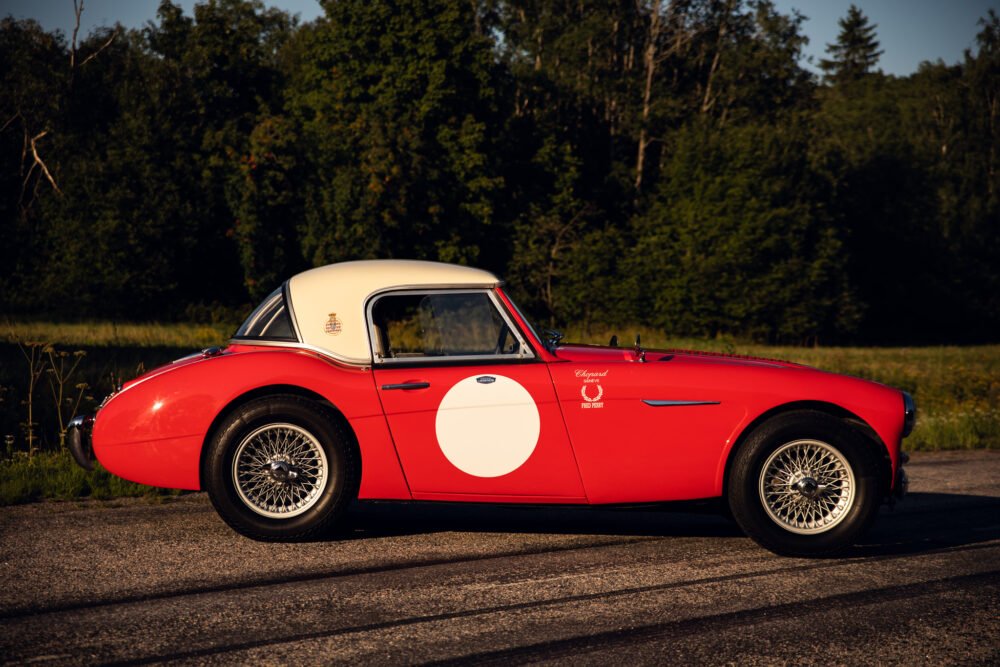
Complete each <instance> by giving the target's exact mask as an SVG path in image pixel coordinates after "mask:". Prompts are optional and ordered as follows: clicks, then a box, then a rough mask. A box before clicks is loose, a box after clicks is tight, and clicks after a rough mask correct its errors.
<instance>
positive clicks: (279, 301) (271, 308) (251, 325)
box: [233, 285, 297, 343]
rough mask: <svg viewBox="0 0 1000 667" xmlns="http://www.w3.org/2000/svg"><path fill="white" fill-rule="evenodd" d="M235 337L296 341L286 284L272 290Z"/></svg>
mask: <svg viewBox="0 0 1000 667" xmlns="http://www.w3.org/2000/svg"><path fill="white" fill-rule="evenodd" d="M233 338H241V339H246V338H252V339H258V340H275V341H288V342H292V343H294V342H295V341H296V340H297V339H296V338H295V331H294V330H293V329H292V319H291V317H289V314H288V308H287V307H286V305H285V290H284V285H282V286H281V287H279V288H278V289H276V290H274V291H273V292H271V293H270V294H269V295H268V297H267V298H266V299H264V300H263V301H262V302H261V304H260V305H259V306H257V307H256V308H255V309H254V311H253V312H252V313H250V317H248V318H247V319H246V321H245V322H243V324H242V325H241V326H240V328H239V329H237V330H236V335H234V336H233Z"/></svg>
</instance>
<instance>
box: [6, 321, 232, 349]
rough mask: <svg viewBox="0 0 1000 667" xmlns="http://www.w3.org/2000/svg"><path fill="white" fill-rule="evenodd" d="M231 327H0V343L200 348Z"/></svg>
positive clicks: (220, 339)
mask: <svg viewBox="0 0 1000 667" xmlns="http://www.w3.org/2000/svg"><path fill="white" fill-rule="evenodd" d="M234 329H235V327H231V326H229V325H211V324H188V323H181V324H178V323H171V324H160V323H156V322H149V323H119V322H105V321H101V322H71V323H58V322H19V321H6V322H2V323H0V339H5V340H7V341H9V342H16V341H21V342H28V341H42V342H45V343H53V344H57V345H61V346H65V347H72V346H74V345H82V346H88V347H89V346H95V347H177V348H185V349H187V348H203V347H209V346H212V345H220V344H222V343H224V342H225V341H226V340H228V339H229V337H230V336H231V335H232V333H233V331H234Z"/></svg>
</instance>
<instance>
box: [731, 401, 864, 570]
mask: <svg viewBox="0 0 1000 667" xmlns="http://www.w3.org/2000/svg"><path fill="white" fill-rule="evenodd" d="M880 500H881V481H880V479H879V466H878V462H877V459H876V457H875V452H874V449H873V445H872V443H870V442H868V441H866V439H865V438H864V437H862V436H861V435H860V434H858V433H857V432H856V431H854V430H853V429H852V428H851V427H849V426H847V425H845V424H844V423H843V422H841V421H840V420H839V419H836V418H835V417H832V416H830V415H827V414H826V413H822V412H815V411H797V412H790V413H785V414H783V415H779V416H777V417H775V418H773V419H770V420H768V421H767V422H765V423H764V424H762V425H761V426H759V427H758V428H757V429H755V430H754V431H753V433H751V434H750V435H749V436H748V437H747V439H746V441H745V442H744V443H743V445H742V446H741V448H740V450H739V451H738V452H737V453H736V455H735V459H734V460H733V464H732V468H731V470H730V476H729V486H728V501H729V507H730V509H731V510H732V513H733V518H735V519H736V522H737V523H738V524H739V525H740V527H741V528H743V530H744V531H745V532H746V533H747V534H748V535H749V536H750V537H751V538H753V539H754V540H755V541H756V542H757V543H758V544H760V545H761V546H764V547H766V548H768V549H770V550H772V551H774V552H776V553H780V554H785V555H791V556H823V555H831V554H834V553H837V552H838V551H841V550H843V549H845V548H846V547H848V546H850V545H852V544H854V543H855V542H856V541H857V540H858V539H859V538H860V537H861V535H862V534H863V533H864V532H865V531H866V530H867V529H868V527H869V526H870V525H871V522H872V521H873V520H874V518H875V515H876V514H877V512H878V506H879V504H880Z"/></svg>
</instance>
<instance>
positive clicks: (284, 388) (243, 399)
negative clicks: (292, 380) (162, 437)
mask: <svg viewBox="0 0 1000 667" xmlns="http://www.w3.org/2000/svg"><path fill="white" fill-rule="evenodd" d="M278 395H285V396H289V395H290V396H298V397H300V398H304V399H306V400H309V401H313V402H315V403H317V404H319V405H321V406H323V407H324V408H326V409H327V410H329V411H330V413H331V414H332V415H333V416H334V419H336V420H337V421H338V423H339V425H340V426H341V428H342V429H343V432H344V433H347V434H348V435H349V436H350V438H349V442H348V446H350V447H352V448H353V450H354V454H355V456H356V460H357V462H358V477H357V478H358V480H360V479H361V473H362V468H363V461H362V460H361V447H360V446H359V444H358V436H357V434H356V433H355V432H354V429H353V428H352V427H351V423H350V421H349V420H348V419H347V418H346V417H345V416H344V413H343V412H341V410H340V409H339V408H338V407H337V406H336V405H334V404H333V403H332V402H331V401H330V400H329V399H327V398H326V397H324V396H322V395H320V394H317V393H316V392H315V391H312V390H311V389H306V388H305V387H301V386H298V385H293V384H270V385H264V386H262V387H257V388H255V389H251V390H250V391H247V392H244V393H242V394H240V395H239V396H237V397H236V398H234V399H232V400H231V401H229V403H227V404H226V405H225V406H223V408H222V409H221V410H219V413H218V414H217V415H215V418H214V419H213V420H212V423H211V424H210V425H209V427H208V430H207V431H206V432H205V438H204V440H203V441H202V443H201V454H200V455H199V461H198V483H199V486H200V487H201V488H202V489H204V488H205V457H206V455H207V453H208V443H209V442H211V440H212V438H213V437H215V433H216V431H217V430H218V429H219V427H220V426H221V425H222V424H223V422H225V420H226V419H227V418H228V417H229V415H231V414H232V413H233V412H234V411H236V410H238V409H239V408H240V407H242V406H244V405H246V404H247V403H249V402H250V401H253V400H256V399H258V398H263V397H265V396H278Z"/></svg>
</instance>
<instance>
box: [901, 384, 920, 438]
mask: <svg viewBox="0 0 1000 667" xmlns="http://www.w3.org/2000/svg"><path fill="white" fill-rule="evenodd" d="M916 421H917V404H916V403H914V402H913V397H912V396H910V394H909V392H906V391H904V392H903V437H904V438H905V437H906V436H908V435H910V433H912V432H913V424H914V423H916Z"/></svg>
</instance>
